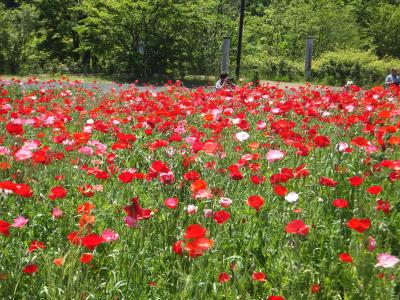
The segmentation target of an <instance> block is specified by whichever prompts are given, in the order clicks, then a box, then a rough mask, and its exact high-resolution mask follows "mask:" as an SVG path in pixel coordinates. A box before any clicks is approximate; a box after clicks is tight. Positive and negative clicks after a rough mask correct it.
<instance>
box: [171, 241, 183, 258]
mask: <svg viewBox="0 0 400 300" xmlns="http://www.w3.org/2000/svg"><path fill="white" fill-rule="evenodd" d="M182 243H183V241H177V242H175V244H173V245H172V251H174V252H175V253H176V254H178V255H182V254H183V250H182Z"/></svg>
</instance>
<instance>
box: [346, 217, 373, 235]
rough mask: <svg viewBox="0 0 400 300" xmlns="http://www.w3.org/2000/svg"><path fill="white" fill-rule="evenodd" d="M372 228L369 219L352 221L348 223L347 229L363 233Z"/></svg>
mask: <svg viewBox="0 0 400 300" xmlns="http://www.w3.org/2000/svg"><path fill="white" fill-rule="evenodd" d="M370 226H371V221H370V220H369V219H355V218H354V219H350V220H349V221H347V227H349V228H350V229H353V230H355V231H357V232H359V233H363V232H364V231H366V230H367V229H368V228H369V227H370Z"/></svg>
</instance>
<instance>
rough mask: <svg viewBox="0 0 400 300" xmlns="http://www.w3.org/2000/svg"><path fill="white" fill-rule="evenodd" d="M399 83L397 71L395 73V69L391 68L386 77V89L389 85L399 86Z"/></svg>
mask: <svg viewBox="0 0 400 300" xmlns="http://www.w3.org/2000/svg"><path fill="white" fill-rule="evenodd" d="M399 83H400V80H399V76H398V71H397V69H395V68H393V69H392V70H391V71H390V74H389V75H388V76H387V77H386V80H385V85H386V87H387V88H388V87H389V86H391V85H396V86H399Z"/></svg>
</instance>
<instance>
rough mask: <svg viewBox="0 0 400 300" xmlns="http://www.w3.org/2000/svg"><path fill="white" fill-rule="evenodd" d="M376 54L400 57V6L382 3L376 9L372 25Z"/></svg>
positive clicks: (371, 31) (371, 32) (371, 30)
mask: <svg viewBox="0 0 400 300" xmlns="http://www.w3.org/2000/svg"><path fill="white" fill-rule="evenodd" d="M369 30H370V34H371V36H372V38H373V40H374V45H375V47H376V54H377V55H378V56H379V57H384V56H394V57H397V58H400V6H399V4H396V5H394V4H387V3H385V4H381V5H379V6H377V7H376V8H375V9H374V14H373V17H372V21H371V25H370V28H369Z"/></svg>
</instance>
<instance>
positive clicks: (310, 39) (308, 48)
mask: <svg viewBox="0 0 400 300" xmlns="http://www.w3.org/2000/svg"><path fill="white" fill-rule="evenodd" d="M313 39H314V38H313V37H312V36H308V37H307V40H306V60H305V68H304V77H305V79H306V80H307V81H308V80H311V77H312V74H311V65H312V54H313Z"/></svg>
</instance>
